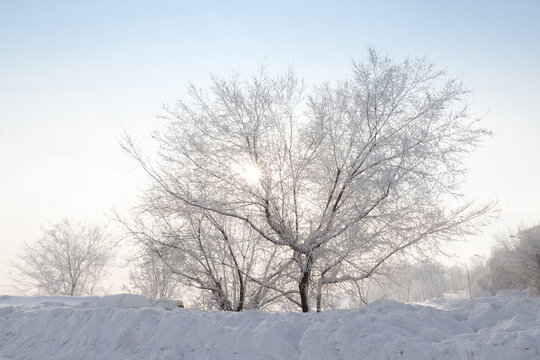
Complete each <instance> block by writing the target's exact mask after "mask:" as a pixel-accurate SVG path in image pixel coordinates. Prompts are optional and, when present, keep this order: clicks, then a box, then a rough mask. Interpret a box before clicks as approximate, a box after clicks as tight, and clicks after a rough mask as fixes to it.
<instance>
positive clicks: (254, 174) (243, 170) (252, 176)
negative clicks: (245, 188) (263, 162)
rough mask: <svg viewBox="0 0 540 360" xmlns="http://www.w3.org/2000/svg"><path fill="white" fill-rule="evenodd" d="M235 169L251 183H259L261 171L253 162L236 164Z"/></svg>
mask: <svg viewBox="0 0 540 360" xmlns="http://www.w3.org/2000/svg"><path fill="white" fill-rule="evenodd" d="M235 168H236V169H235V171H236V172H237V173H239V174H240V175H241V176H242V177H243V178H244V179H245V180H246V182H247V183H248V184H249V185H257V184H258V183H259V180H260V178H261V171H260V170H259V169H258V168H257V167H256V166H254V165H252V164H246V165H243V166H235Z"/></svg>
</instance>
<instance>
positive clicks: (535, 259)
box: [488, 225, 540, 295]
mask: <svg viewBox="0 0 540 360" xmlns="http://www.w3.org/2000/svg"><path fill="white" fill-rule="evenodd" d="M488 265H489V266H490V270H491V275H492V277H493V285H494V287H495V288H496V289H530V290H531V291H532V292H534V293H536V294H538V295H540V225H536V226H533V227H529V228H523V229H521V230H519V231H518V232H517V234H515V235H511V234H503V235H500V236H499V237H498V239H497V245H496V246H495V247H494V248H493V249H492V251H491V256H490V259H489V262H488Z"/></svg>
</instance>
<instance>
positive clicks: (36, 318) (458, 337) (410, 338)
mask: <svg viewBox="0 0 540 360" xmlns="http://www.w3.org/2000/svg"><path fill="white" fill-rule="evenodd" d="M160 305H161V306H156V304H152V303H151V302H149V301H148V300H147V299H145V298H144V297H141V296H137V295H114V296H105V297H13V296H3V297H0V358H1V359H107V360H109V359H280V360H282V359H370V360H378V359H414V360H422V359H438V360H440V359H486V360H487V359H490V360H493V359H505V360H506V359H513V360H519V359H539V358H540V300H539V299H537V298H533V297H529V296H527V295H526V294H524V293H522V292H507V293H503V294H500V295H498V296H495V297H484V298H476V299H473V300H455V299H454V300H450V299H436V300H431V301H428V302H425V303H421V304H402V303H398V302H394V301H377V302H374V303H372V304H370V305H368V306H366V307H364V308H362V309H357V310H336V311H327V312H324V313H321V314H316V313H310V314H300V313H262V312H244V313H226V312H204V311H198V310H189V309H180V308H174V307H173V308H172V310H168V309H167V306H164V305H163V303H161V304H160ZM169 309H171V307H169Z"/></svg>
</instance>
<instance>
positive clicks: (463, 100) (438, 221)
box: [123, 50, 491, 311]
mask: <svg viewBox="0 0 540 360" xmlns="http://www.w3.org/2000/svg"><path fill="white" fill-rule="evenodd" d="M190 94H191V101H179V102H178V103H177V105H176V106H175V107H170V108H167V115H166V116H165V118H166V119H167V121H168V126H167V128H166V129H165V130H164V131H163V132H162V133H157V134H156V135H155V139H156V141H157V143H158V144H159V147H160V150H159V153H158V157H159V159H158V160H157V161H149V160H147V159H146V158H145V157H143V155H142V154H141V151H140V150H139V148H138V147H137V145H136V144H135V142H134V141H133V140H132V139H131V138H130V137H126V140H125V142H124V144H123V145H124V148H125V150H126V151H127V152H128V153H129V154H130V155H131V156H133V157H134V158H135V159H136V160H138V161H139V163H140V164H141V166H142V167H143V169H144V170H145V171H146V172H147V174H148V175H149V176H150V178H151V179H152V180H153V182H154V184H155V186H156V187H157V188H160V189H161V192H162V196H163V197H164V198H167V199H168V201H167V202H166V203H167V204H169V205H170V206H169V208H170V209H174V208H180V206H178V205H173V204H182V208H183V209H186V211H187V212H188V213H189V212H193V213H197V212H204V214H205V215H204V216H207V217H208V218H210V219H216V218H218V219H219V221H218V223H221V221H222V220H223V221H224V222H226V223H227V224H231V226H232V227H233V228H238V229H245V228H248V229H250V234H251V235H250V238H243V237H240V238H239V239H238V241H239V242H244V241H255V242H258V243H260V242H261V241H262V242H264V243H266V244H267V246H269V247H278V248H280V249H281V252H280V257H279V258H277V259H275V260H278V261H279V265H273V266H272V268H274V269H281V270H282V272H283V273H285V274H286V276H285V277H283V278H281V279H280V280H279V281H277V283H272V282H269V281H268V280H267V279H257V278H256V277H255V276H253V275H249V276H248V275H246V274H245V272H244V271H243V270H242V269H241V267H240V266H236V265H235V264H234V261H232V262H231V261H230V259H229V260H227V265H226V266H227V267H232V270H234V271H240V273H242V274H244V275H245V276H247V277H248V278H250V280H252V281H254V282H255V283H258V284H261V285H263V286H266V288H271V287H273V289H276V288H277V289H279V291H280V293H281V294H287V299H289V300H291V301H292V302H293V303H295V304H298V305H299V306H300V308H301V309H302V311H309V310H310V309H311V308H312V306H313V305H316V307H317V310H321V301H320V299H321V294H322V292H323V291H324V290H325V289H326V288H332V287H334V286H338V285H340V286H350V287H355V286H357V284H358V282H359V281H362V280H363V279H366V278H369V277H371V276H373V275H374V274H376V273H377V272H378V271H379V270H380V269H381V268H382V266H383V265H384V263H385V262H387V261H388V260H389V259H391V258H393V257H394V256H396V255H397V254H399V253H403V252H411V253H414V254H416V255H418V254H423V253H425V252H426V251H427V250H437V249H438V248H439V247H440V246H441V244H442V243H445V242H447V241H451V240H455V239H459V238H462V237H463V235H465V234H468V233H471V232H474V231H475V230H476V226H477V225H478V224H480V223H482V221H483V220H485V215H486V214H487V213H489V211H490V209H491V207H490V206H489V205H481V206H477V205H476V204H473V203H472V202H469V201H464V200H463V199H462V196H461V195H460V193H459V184H460V181H461V179H462V178H463V175H464V171H465V170H464V166H463V165H464V158H465V156H466V155H467V154H469V153H470V152H471V151H473V150H474V149H475V148H476V147H477V145H478V143H479V141H480V140H481V139H482V137H483V136H485V135H486V134H488V132H487V131H486V130H484V129H481V128H479V127H477V122H476V119H473V118H471V116H470V115H469V113H468V106H467V105H468V104H467V98H468V91H467V89H465V88H464V87H463V85H462V84H461V82H460V81H458V80H456V79H453V78H449V77H447V76H446V75H445V73H444V72H443V71H439V70H436V69H435V68H434V66H433V64H431V63H430V62H429V61H427V60H426V59H413V60H405V61H401V62H395V61H393V60H392V59H390V58H388V57H386V56H382V55H381V54H380V53H378V52H376V51H374V50H370V51H369V52H368V56H367V59H366V61H365V62H363V63H355V64H354V73H353V76H352V77H351V78H350V79H348V80H347V81H344V82H341V83H338V84H336V85H330V84H326V85H323V86H320V87H318V88H315V89H314V90H313V92H312V93H311V94H309V95H306V93H305V89H304V86H303V85H302V82H301V81H299V80H298V79H297V78H296V76H295V75H294V74H293V72H292V71H290V72H288V73H286V74H284V75H281V76H276V77H270V76H268V75H267V74H266V73H265V72H264V71H261V73H260V74H258V75H257V76H255V77H253V78H252V79H250V80H242V79H240V78H238V77H233V78H231V79H221V78H217V77H214V78H213V84H212V87H211V88H210V89H209V91H204V90H200V89H198V88H197V87H195V86H193V85H192V86H191V88H190ZM448 200H451V201H448ZM450 204H453V206H450ZM232 224H234V225H232ZM218 230H219V229H218ZM242 231H243V230H242ZM234 235H236V234H234ZM212 238H213V239H216V238H215V237H211V238H208V239H206V240H205V241H210V239H212ZM214 241H215V240H214ZM216 260H217V259H216ZM217 264H219V260H218V262H217ZM214 265H215V264H214ZM214 265H212V266H214ZM212 266H210V267H212ZM284 266H286V267H284ZM275 279H276V278H272V281H274V280H275ZM276 284H280V285H279V287H277V286H276ZM292 295H294V296H292ZM314 299H315V303H316V304H313V300H314Z"/></svg>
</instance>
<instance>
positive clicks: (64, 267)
mask: <svg viewBox="0 0 540 360" xmlns="http://www.w3.org/2000/svg"><path fill="white" fill-rule="evenodd" d="M42 230H43V235H42V237H41V238H40V239H39V240H37V241H36V242H34V243H30V244H26V245H24V248H23V251H22V253H21V254H20V255H19V257H18V260H17V261H16V262H15V264H13V266H14V267H15V268H16V269H17V270H18V274H17V278H16V280H17V283H18V284H17V285H18V286H19V287H22V288H24V289H25V290H31V291H36V292H37V293H40V294H41V293H45V294H48V295H70V296H74V295H90V294H93V293H94V292H95V290H96V288H97V286H98V285H99V283H100V281H101V280H102V279H103V277H104V275H105V271H106V269H107V267H108V266H109V264H110V262H111V260H112V259H113V255H112V247H111V246H110V245H109V244H108V241H107V238H108V237H107V235H106V231H105V228H104V227H101V226H91V225H84V224H77V225H73V224H72V223H71V221H70V220H68V219H64V220H62V221H61V222H59V223H57V224H54V225H52V226H51V227H50V228H43V229H42Z"/></svg>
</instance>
